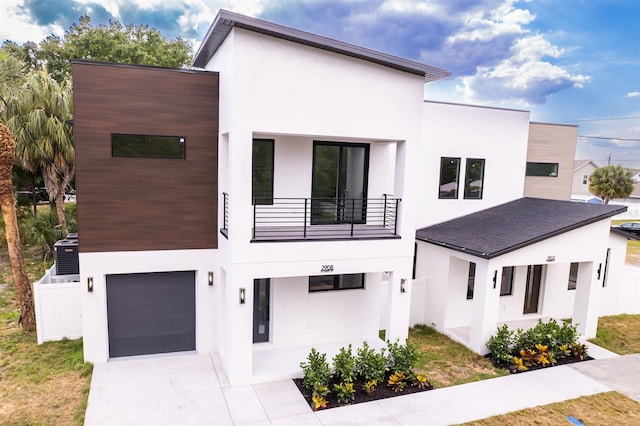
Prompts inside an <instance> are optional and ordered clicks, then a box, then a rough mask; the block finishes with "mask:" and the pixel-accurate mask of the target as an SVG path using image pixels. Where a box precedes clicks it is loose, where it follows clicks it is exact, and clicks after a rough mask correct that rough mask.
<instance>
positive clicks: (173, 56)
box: [64, 15, 191, 68]
mask: <svg viewBox="0 0 640 426" xmlns="http://www.w3.org/2000/svg"><path fill="white" fill-rule="evenodd" d="M64 45H65V50H66V52H67V57H69V58H73V59H86V60H92V61H102V62H120V63H127V64H140V65H156V66H161V67H167V68H180V67H183V66H185V65H188V64H189V62H190V60H191V53H190V52H191V46H190V45H189V43H188V42H187V41H185V40H183V39H181V38H180V37H178V38H176V39H175V40H167V39H166V38H164V36H163V35H162V34H160V32H159V31H158V30H157V29H155V28H150V27H149V26H148V25H133V24H129V25H122V24H120V23H119V22H116V21H110V22H109V25H100V26H98V27H94V26H93V25H91V18H90V17H89V16H87V15H84V16H81V17H80V19H79V21H78V23H75V24H73V25H72V26H71V28H70V29H69V31H68V32H67V34H66V35H65V42H64Z"/></svg>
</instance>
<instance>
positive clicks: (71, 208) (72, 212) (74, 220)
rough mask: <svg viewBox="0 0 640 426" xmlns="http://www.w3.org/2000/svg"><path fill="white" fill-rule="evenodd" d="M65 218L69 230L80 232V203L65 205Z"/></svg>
mask: <svg viewBox="0 0 640 426" xmlns="http://www.w3.org/2000/svg"><path fill="white" fill-rule="evenodd" d="M64 218H65V220H66V221H67V231H68V232H78V205H77V204H76V203H67V204H65V205H64Z"/></svg>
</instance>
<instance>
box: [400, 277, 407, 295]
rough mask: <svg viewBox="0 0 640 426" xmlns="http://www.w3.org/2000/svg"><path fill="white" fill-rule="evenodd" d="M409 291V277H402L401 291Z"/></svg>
mask: <svg viewBox="0 0 640 426" xmlns="http://www.w3.org/2000/svg"><path fill="white" fill-rule="evenodd" d="M406 292H407V279H406V278H401V279H400V293H406Z"/></svg>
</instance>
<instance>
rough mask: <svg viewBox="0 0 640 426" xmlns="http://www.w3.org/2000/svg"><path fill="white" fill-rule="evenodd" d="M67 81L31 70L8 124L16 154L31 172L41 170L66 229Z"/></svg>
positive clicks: (69, 162)
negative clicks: (59, 81)
mask: <svg viewBox="0 0 640 426" xmlns="http://www.w3.org/2000/svg"><path fill="white" fill-rule="evenodd" d="M71 90H72V89H71V83H70V80H68V79H67V80H64V81H63V82H62V83H58V82H57V81H56V80H54V79H53V78H52V77H51V76H50V75H49V74H48V73H47V72H46V71H44V70H41V71H38V72H34V73H31V75H30V76H29V78H28V80H27V82H26V83H25V84H23V86H22V90H21V91H20V94H19V96H16V97H15V98H14V99H12V100H11V101H10V103H9V106H10V110H11V113H12V115H11V116H10V117H9V119H8V120H7V125H8V126H9V128H10V129H11V131H12V132H13V135H14V137H15V140H16V156H17V158H18V159H19V162H20V164H21V165H22V166H23V167H24V168H25V169H27V170H29V171H31V172H37V171H40V172H42V177H43V179H44V185H45V188H46V189H47V193H48V194H49V199H51V200H55V205H56V213H57V216H58V224H59V225H61V227H62V228H66V221H65V216H64V190H65V188H66V186H67V184H68V182H69V180H70V179H71V177H72V176H73V172H74V149H73V135H72V129H71V126H70V125H69V124H68V120H70V119H71V117H72V99H73V96H72V91H71Z"/></svg>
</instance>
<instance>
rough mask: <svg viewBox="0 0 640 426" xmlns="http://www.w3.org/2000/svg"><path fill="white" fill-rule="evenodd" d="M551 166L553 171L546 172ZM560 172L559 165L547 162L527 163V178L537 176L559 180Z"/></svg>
mask: <svg viewBox="0 0 640 426" xmlns="http://www.w3.org/2000/svg"><path fill="white" fill-rule="evenodd" d="M549 166H551V169H549V170H545V169H544V168H545V167H549ZM559 171H560V165H559V163H546V162H536V161H527V168H526V172H525V175H526V176H536V177H553V178H557V177H558V174H559Z"/></svg>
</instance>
